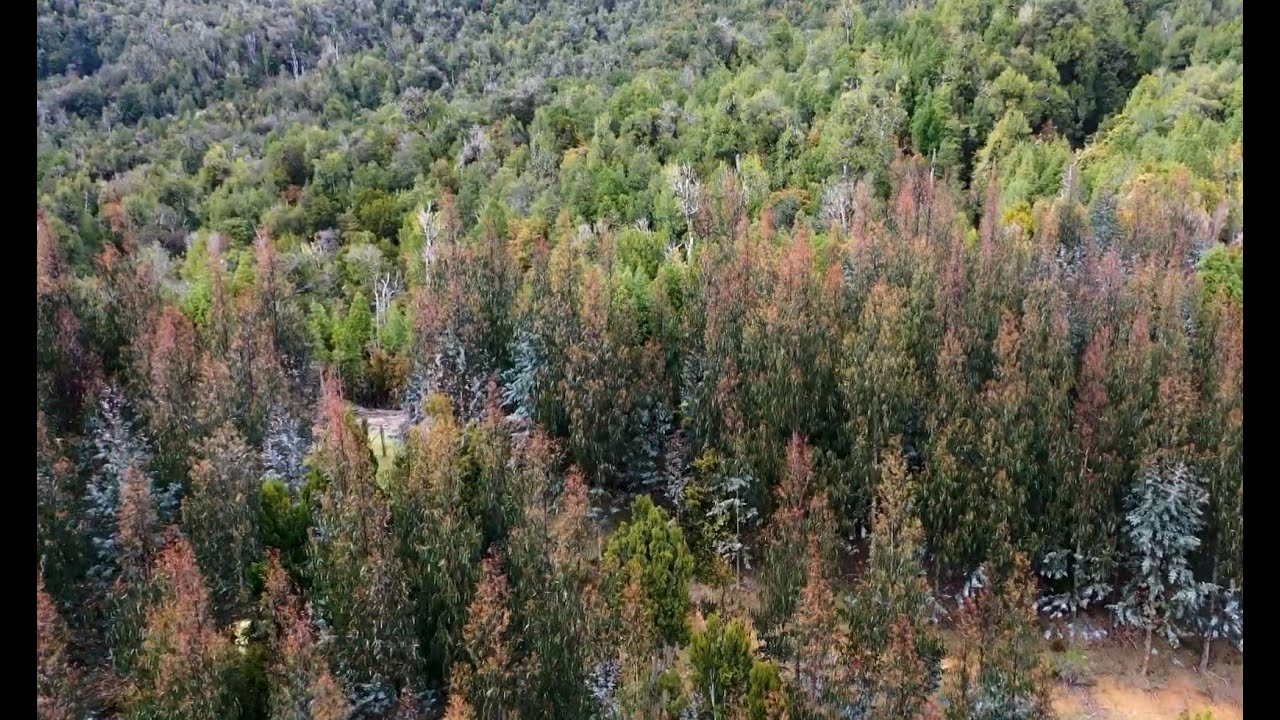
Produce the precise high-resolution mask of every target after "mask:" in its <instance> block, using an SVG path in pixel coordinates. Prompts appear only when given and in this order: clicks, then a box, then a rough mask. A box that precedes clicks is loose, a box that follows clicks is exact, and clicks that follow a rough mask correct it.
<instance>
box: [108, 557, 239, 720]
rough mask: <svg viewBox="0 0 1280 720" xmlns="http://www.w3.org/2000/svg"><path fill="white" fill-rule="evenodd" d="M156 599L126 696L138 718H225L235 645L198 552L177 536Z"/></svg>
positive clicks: (160, 563)
mask: <svg viewBox="0 0 1280 720" xmlns="http://www.w3.org/2000/svg"><path fill="white" fill-rule="evenodd" d="M152 582H154V583H155V586H156V596H157V597H156V601H155V603H154V604H153V605H152V606H151V607H150V608H149V609H148V610H147V616H146V633H145V635H144V638H145V639H144V640H143V642H142V647H141V650H140V653H139V657H138V664H137V667H136V670H135V673H134V676H133V683H132V686H131V689H130V691H129V692H128V695H127V700H126V707H127V708H128V713H129V716H130V717H135V718H172V719H173V720H177V719H178V718H196V719H199V718H209V719H210V720H213V719H214V718H221V717H225V716H226V713H227V712H229V711H231V710H232V708H230V707H228V706H227V702H228V699H227V698H226V697H225V695H224V686H223V681H222V677H223V673H224V671H225V669H226V667H227V665H228V663H229V662H230V660H231V652H232V649H231V643H230V641H229V640H228V639H227V638H226V637H224V636H222V635H221V634H220V633H219V632H218V630H217V624H216V622H215V621H214V617H213V612H212V607H211V604H210V602H209V591H208V590H207V589H206V588H205V584H204V578H203V577H201V575H200V569H199V567H197V565H196V558H195V553H194V552H193V551H192V549H191V545H190V544H189V543H187V541H186V540H184V539H182V538H178V539H176V540H174V541H173V542H172V543H171V544H170V545H169V546H168V547H167V548H165V549H164V550H163V551H162V552H161V553H160V555H159V556H157V558H156V563H155V568H154V574H153V576H152Z"/></svg>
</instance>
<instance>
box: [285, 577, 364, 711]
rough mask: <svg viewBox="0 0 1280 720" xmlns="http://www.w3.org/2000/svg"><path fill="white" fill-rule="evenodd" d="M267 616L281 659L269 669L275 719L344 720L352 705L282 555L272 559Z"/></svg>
mask: <svg viewBox="0 0 1280 720" xmlns="http://www.w3.org/2000/svg"><path fill="white" fill-rule="evenodd" d="M264 585H265V588H266V589H265V592H264V593H263V604H264V605H265V608H264V610H265V612H264V615H265V616H266V617H267V618H268V622H269V628H270V631H269V633H268V644H269V646H270V650H271V653H272V656H273V657H274V658H275V661H274V662H273V663H272V664H271V665H270V667H269V668H268V678H269V680H270V696H269V698H268V705H269V708H270V718H271V720H340V719H341V718H346V717H347V716H348V715H349V713H350V711H351V708H350V705H349V703H348V702H347V699H346V697H345V696H344V695H343V693H342V689H341V688H340V687H339V686H338V683H337V680H335V679H334V677H333V675H332V674H331V673H330V671H329V668H328V662H327V660H326V658H325V657H324V656H323V654H322V653H321V651H320V648H319V646H318V643H317V638H316V631H315V628H314V627H313V625H312V621H311V617H310V615H309V613H308V612H307V611H306V609H305V608H304V607H303V605H302V601H301V598H299V597H298V596H297V595H295V594H294V593H293V591H292V590H291V588H290V587H289V578H288V575H287V574H286V573H285V570H284V568H283V567H282V566H281V565H280V561H279V559H278V557H276V556H274V555H273V556H272V557H271V558H269V560H268V566H267V572H266V578H265V582H264Z"/></svg>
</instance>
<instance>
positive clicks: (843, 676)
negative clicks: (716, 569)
mask: <svg viewBox="0 0 1280 720" xmlns="http://www.w3.org/2000/svg"><path fill="white" fill-rule="evenodd" d="M808 564H809V571H808V574H807V576H808V577H807V580H806V581H805V585H804V589H803V590H801V592H800V599H799V604H798V607H797V608H796V614H795V618H794V619H793V620H792V621H791V623H790V624H789V625H788V627H787V634H788V635H789V636H790V641H791V646H792V647H793V648H794V653H795V655H794V662H795V682H796V684H797V688H796V691H797V705H798V706H799V707H798V709H801V710H803V711H807V712H809V713H811V714H814V715H817V716H819V717H821V716H822V715H824V714H829V713H831V711H832V710H833V709H834V708H835V707H837V706H840V705H843V704H844V703H845V702H846V701H847V700H848V697H847V695H848V694H849V693H850V691H853V692H856V689H855V688H852V687H851V685H852V682H853V680H854V678H855V675H856V674H857V671H858V669H859V665H860V663H859V661H858V659H857V658H856V657H854V656H853V653H852V649H853V648H852V646H851V638H850V637H849V634H848V632H847V631H846V630H845V629H844V626H843V625H842V624H841V622H840V616H839V613H840V605H839V603H838V602H837V600H836V598H835V594H834V592H833V591H832V588H831V583H830V580H829V579H828V576H827V575H828V570H827V566H826V564H825V563H824V562H823V558H822V554H821V552H820V551H819V549H818V544H817V542H816V541H815V540H813V539H810V541H809V554H808Z"/></svg>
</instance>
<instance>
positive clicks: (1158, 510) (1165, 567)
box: [1111, 464, 1207, 676]
mask: <svg viewBox="0 0 1280 720" xmlns="http://www.w3.org/2000/svg"><path fill="white" fill-rule="evenodd" d="M1200 483H1201V481H1200V479H1199V478H1198V477H1197V476H1196V475H1194V474H1193V472H1192V471H1191V469H1189V468H1188V467H1187V466H1185V465H1182V464H1178V465H1174V466H1172V467H1150V468H1148V469H1147V471H1146V472H1145V473H1143V475H1142V477H1141V478H1139V480H1138V482H1136V483H1135V484H1134V486H1133V488H1132V490H1131V491H1130V495H1129V501H1128V514H1127V515H1126V517H1125V521H1126V522H1125V535H1126V536H1127V538H1126V539H1127V540H1128V543H1127V544H1128V548H1129V565H1130V566H1131V572H1132V573H1133V575H1132V579H1131V580H1130V581H1129V582H1128V583H1126V585H1125V586H1124V588H1123V589H1122V591H1121V594H1120V597H1119V599H1118V600H1117V601H1116V603H1115V604H1113V605H1111V609H1112V611H1113V612H1114V613H1115V616H1116V621H1117V622H1118V623H1119V624H1121V625H1126V626H1129V627H1133V628H1136V629H1138V630H1141V631H1142V632H1143V635H1144V637H1145V646H1144V651H1143V656H1142V674H1143V675H1144V676H1145V675H1146V674H1147V668H1148V666H1149V664H1150V661H1151V650H1152V640H1153V638H1154V637H1155V636H1156V635H1157V634H1158V635H1160V636H1161V637H1163V638H1164V639H1165V640H1166V641H1167V642H1168V643H1169V645H1171V646H1172V647H1175V648H1176V647H1177V646H1178V644H1179V642H1180V639H1181V637H1182V635H1184V634H1185V630H1186V627H1185V623H1186V621H1187V620H1190V619H1192V618H1193V617H1194V614H1195V613H1196V612H1197V611H1199V609H1200V606H1201V603H1202V602H1203V597H1202V594H1201V587H1200V585H1199V583H1197V582H1196V581H1195V577H1194V576H1193V574H1192V569H1191V553H1193V552H1194V551H1195V550H1196V549H1198V548H1199V547H1200V532H1201V528H1202V527H1203V525H1204V519H1203V513H1204V504H1205V501H1206V499H1207V498H1206V496H1205V492H1204V490H1203V488H1201V486H1200Z"/></svg>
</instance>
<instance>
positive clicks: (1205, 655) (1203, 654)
mask: <svg viewBox="0 0 1280 720" xmlns="http://www.w3.org/2000/svg"><path fill="white" fill-rule="evenodd" d="M1209 582H1211V583H1212V584H1213V585H1215V586H1216V585H1217V584H1218V550H1217V548H1214V551H1213V575H1212V577H1211V578H1210V580H1209ZM1217 611H1218V596H1217V594H1216V593H1215V594H1214V595H1213V596H1212V597H1210V598H1209V617H1213V614H1214V613H1216V612H1217ZM1212 652H1213V636H1212V635H1210V634H1209V633H1205V634H1204V647H1203V648H1202V649H1201V650H1200V674H1201V675H1203V674H1205V673H1206V672H1208V671H1209V655H1210V654H1212Z"/></svg>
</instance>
